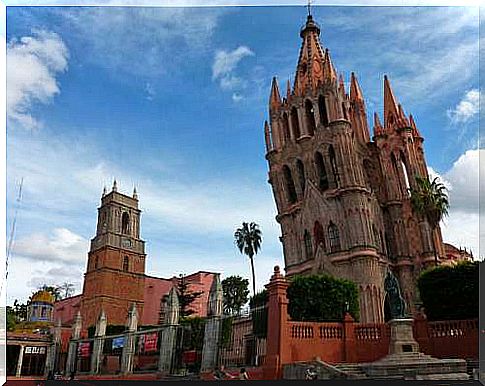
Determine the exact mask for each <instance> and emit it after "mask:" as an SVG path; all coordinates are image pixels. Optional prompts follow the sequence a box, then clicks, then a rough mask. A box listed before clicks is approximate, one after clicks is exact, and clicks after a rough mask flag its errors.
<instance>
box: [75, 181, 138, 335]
mask: <svg viewBox="0 0 485 386" xmlns="http://www.w3.org/2000/svg"><path fill="white" fill-rule="evenodd" d="M140 213H141V211H140V209H139V208H138V195H137V192H136V189H134V191H133V195H132V196H127V195H125V194H122V193H119V192H118V188H117V184H116V180H115V181H114V183H113V188H112V190H111V192H109V193H107V192H106V189H105V190H104V191H103V195H102V198H101V206H100V207H99V208H98V223H97V229H96V236H95V237H94V238H93V239H92V240H91V248H90V251H89V254H88V263H87V268H86V273H85V275H84V287H83V301H82V316H83V324H84V326H85V327H86V328H87V327H89V326H91V325H94V324H95V323H96V319H97V318H98V316H99V314H100V313H101V310H104V312H105V313H106V317H107V319H108V323H109V324H121V325H122V324H125V322H126V316H127V313H128V310H129V309H130V307H131V305H132V304H133V303H134V304H136V308H137V310H138V312H139V314H140V315H142V312H143V301H144V300H143V299H144V289H145V257H146V255H145V242H144V241H143V240H141V239H140Z"/></svg>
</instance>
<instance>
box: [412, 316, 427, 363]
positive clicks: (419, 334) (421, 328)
mask: <svg viewBox="0 0 485 386" xmlns="http://www.w3.org/2000/svg"><path fill="white" fill-rule="evenodd" d="M413 330H414V331H413V332H414V339H416V342H418V345H419V348H420V350H421V351H422V352H424V353H425V354H427V353H428V350H429V342H430V341H429V334H428V320H427V319H426V317H425V316H424V315H423V314H418V315H417V316H416V318H415V319H414V329H413Z"/></svg>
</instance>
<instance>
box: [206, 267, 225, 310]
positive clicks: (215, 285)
mask: <svg viewBox="0 0 485 386" xmlns="http://www.w3.org/2000/svg"><path fill="white" fill-rule="evenodd" d="M222 305H223V295H222V284H221V277H220V275H219V274H218V273H217V274H216V275H215V276H214V280H213V281H212V286H211V289H210V292H209V307H208V310H207V315H208V316H221V315H222Z"/></svg>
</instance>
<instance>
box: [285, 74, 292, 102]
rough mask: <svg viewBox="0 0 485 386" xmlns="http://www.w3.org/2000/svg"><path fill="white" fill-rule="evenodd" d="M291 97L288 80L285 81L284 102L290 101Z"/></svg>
mask: <svg viewBox="0 0 485 386" xmlns="http://www.w3.org/2000/svg"><path fill="white" fill-rule="evenodd" d="M290 96H291V84H290V79H289V78H288V80H287V81H286V100H290Z"/></svg>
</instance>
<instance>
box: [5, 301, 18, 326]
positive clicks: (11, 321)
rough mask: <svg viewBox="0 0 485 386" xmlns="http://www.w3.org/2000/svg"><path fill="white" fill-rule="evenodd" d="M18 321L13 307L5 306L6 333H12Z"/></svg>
mask: <svg viewBox="0 0 485 386" xmlns="http://www.w3.org/2000/svg"><path fill="white" fill-rule="evenodd" d="M17 323H18V320H17V316H16V315H15V311H14V309H13V307H11V306H7V331H13V330H14V329H15V326H16V325H17Z"/></svg>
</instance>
